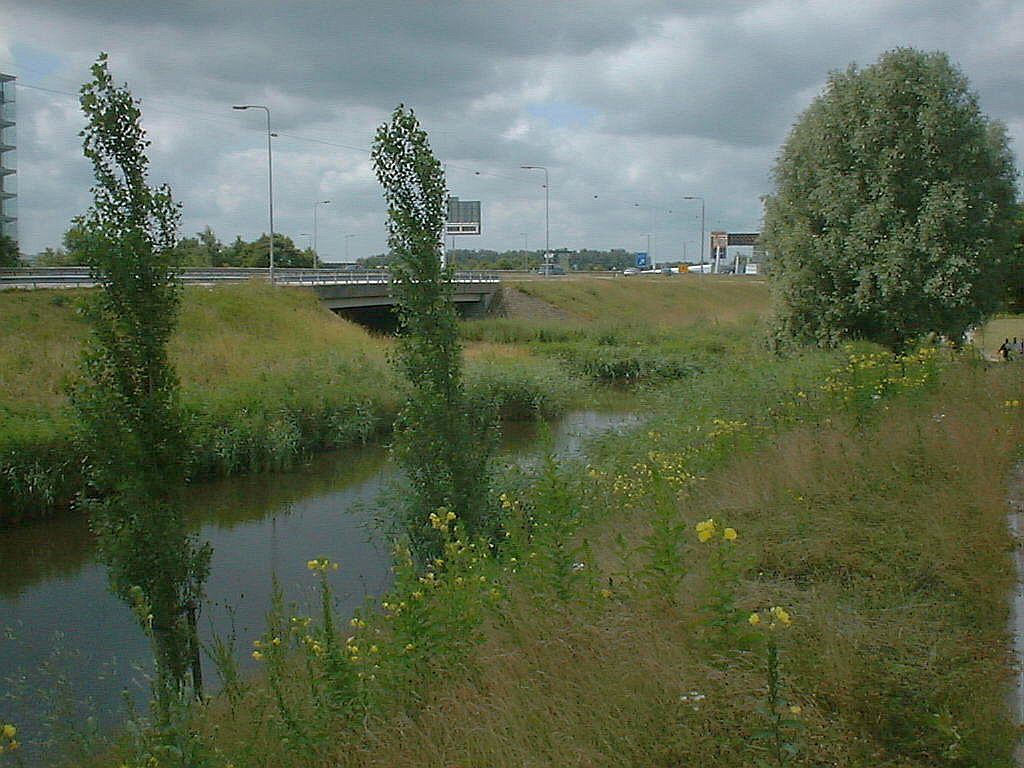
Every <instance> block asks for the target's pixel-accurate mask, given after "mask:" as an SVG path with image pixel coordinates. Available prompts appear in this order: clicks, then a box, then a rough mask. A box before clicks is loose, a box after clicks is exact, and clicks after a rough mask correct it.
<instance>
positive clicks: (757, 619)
mask: <svg viewBox="0 0 1024 768" xmlns="http://www.w3.org/2000/svg"><path fill="white" fill-rule="evenodd" d="M747 622H748V623H749V624H750V626H752V627H756V626H757V625H758V624H760V623H761V614H759V613H752V614H750V618H749V619H747Z"/></svg>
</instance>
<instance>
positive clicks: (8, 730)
mask: <svg viewBox="0 0 1024 768" xmlns="http://www.w3.org/2000/svg"><path fill="white" fill-rule="evenodd" d="M17 732H18V729H17V728H15V727H14V726H13V725H11V724H10V723H5V724H4V727H3V733H4V736H5V737H7V738H8V739H13V738H14V736H15V734H16V733H17Z"/></svg>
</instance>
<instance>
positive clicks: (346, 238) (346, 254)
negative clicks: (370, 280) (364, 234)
mask: <svg viewBox="0 0 1024 768" xmlns="http://www.w3.org/2000/svg"><path fill="white" fill-rule="evenodd" d="M353 237H355V235H354V234H352V235H345V263H346V264H348V241H349V240H350V239H352V238H353Z"/></svg>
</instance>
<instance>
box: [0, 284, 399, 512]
mask: <svg viewBox="0 0 1024 768" xmlns="http://www.w3.org/2000/svg"><path fill="white" fill-rule="evenodd" d="M83 298H84V292H80V291H69V292H63V291H62V292H53V291H37V292H31V291H12V292H5V293H4V294H3V295H2V296H0V303H2V306H3V311H4V317H5V319H6V320H7V321H8V329H9V333H8V334H6V335H5V337H4V338H3V340H2V341H0V371H3V381H2V384H3V388H2V394H0V522H3V521H8V522H10V521H12V520H16V519H17V518H18V516H20V515H22V514H45V513H46V512H48V511H50V510H53V509H56V508H60V507H62V506H64V505H66V504H67V503H68V501H69V499H70V498H71V496H72V495H73V494H74V492H75V490H76V489H77V487H78V486H79V483H80V479H81V475H80V468H81V462H82V461H83V460H85V457H81V456H78V455H77V453H76V451H75V449H74V447H73V445H72V440H71V428H72V427H71V423H70V420H69V416H68V413H67V402H66V397H65V389H66V386H67V383H68V382H69V381H70V379H71V377H73V376H74V375H76V370H77V360H78V354H79V350H80V348H81V344H82V341H83V339H84V337H85V333H86V329H85V326H84V323H83V321H82V318H81V315H80V306H81V301H82V299H83ZM170 351H171V357H172V360H173V362H174V364H175V366H176V368H177V370H178V372H179V375H180V378H181V382H182V404H183V407H184V409H185V412H186V418H187V421H188V424H189V429H190V435H191V445H192V455H191V456H190V466H191V469H190V474H191V475H192V476H193V477H202V476H205V475H215V474H232V473H236V472H244V471H253V470H260V469H266V468H275V467H281V466H286V465H287V464H289V463H290V462H292V461H294V459H295V458H296V457H297V456H299V455H301V454H303V453H305V452H309V451H314V450H320V449H324V448H330V447H335V446H339V445H346V444H351V443H353V442H358V441H360V440H365V439H367V438H368V437H370V436H371V435H373V434H376V433H378V432H379V431H381V430H382V429H384V428H385V427H386V426H387V425H388V424H389V423H390V419H391V417H392V416H393V414H394V413H395V411H396V410H397V407H398V403H399V398H400V393H399V385H398V384H397V382H396V381H395V377H394V376H393V374H392V373H391V372H390V368H389V366H388V365H387V362H386V353H387V347H386V344H385V342H383V341H382V340H380V339H375V338H373V337H371V336H370V335H369V334H368V333H366V332H365V331H364V330H362V329H361V328H359V327H358V326H355V325H353V324H351V323H347V322H344V321H342V320H340V319H337V318H335V317H334V316H333V315H331V314H330V313H329V312H326V311H325V310H323V309H322V308H320V307H319V306H318V305H317V302H316V301H315V299H314V298H313V297H312V296H311V295H309V294H307V293H304V292H302V291H293V290H289V289H281V290H276V291H274V292H273V293H271V291H270V289H269V288H268V287H266V286H263V285H259V284H251V285H235V286H230V287H223V288H217V289H207V288H202V287H194V288H189V289H187V290H185V291H184V294H183V302H182V315H181V323H180V327H179V328H178V330H177V332H176V334H175V336H174V337H173V339H172V342H171V348H170Z"/></svg>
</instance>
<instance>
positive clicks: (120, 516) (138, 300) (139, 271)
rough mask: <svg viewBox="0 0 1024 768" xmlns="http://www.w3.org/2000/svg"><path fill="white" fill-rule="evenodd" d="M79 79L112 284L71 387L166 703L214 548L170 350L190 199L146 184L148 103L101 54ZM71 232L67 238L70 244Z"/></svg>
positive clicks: (102, 539) (106, 286)
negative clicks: (186, 487)
mask: <svg viewBox="0 0 1024 768" xmlns="http://www.w3.org/2000/svg"><path fill="white" fill-rule="evenodd" d="M92 75H93V79H92V80H91V81H90V82H88V83H86V84H85V85H84V86H83V87H82V90H81V97H80V102H81V105H82V111H83V112H84V113H85V117H86V120H87V124H86V127H85V129H84V130H83V131H82V137H83V146H84V152H85V156H86V157H87V158H88V159H89V160H90V161H92V165H93V170H94V173H95V177H96V184H95V186H94V187H93V190H92V192H93V200H94V202H93V205H92V206H91V208H90V209H89V211H88V213H86V214H85V215H84V216H82V217H80V218H79V219H77V220H76V222H75V226H74V227H73V230H74V231H75V233H76V234H75V249H76V250H77V251H78V252H80V253H81V254H82V255H83V257H84V260H85V262H86V263H87V264H88V265H89V267H90V270H91V272H92V274H93V276H94V277H95V279H96V280H97V281H98V283H99V284H100V286H101V287H102V290H101V291H99V292H98V293H97V294H96V295H95V296H93V297H92V298H93V300H92V302H91V303H90V304H89V306H88V310H87V316H88V319H89V324H90V334H89V338H88V341H87V343H86V345H85V350H84V353H83V362H82V375H81V377H80V380H79V381H78V382H77V383H76V384H75V386H74V387H73V390H72V402H73V404H74V406H75V409H76V412H77V416H78V422H79V427H80V437H81V441H82V444H83V446H84V448H85V451H86V455H87V456H88V459H89V461H88V466H89V481H90V487H89V489H88V491H87V492H86V493H84V494H83V501H84V502H85V503H86V504H87V505H88V507H89V508H90V512H91V520H92V524H93V528H94V530H95V531H96V533H97V536H98V540H99V550H100V555H101V557H102V559H103V560H104V562H105V563H106V564H107V566H108V569H109V574H110V581H111V586H112V588H113V589H114V591H115V592H116V593H117V594H118V595H120V596H121V597H122V598H124V599H125V600H126V601H128V602H129V603H130V604H131V605H132V607H133V608H134V609H135V610H136V611H137V613H138V616H139V619H140V621H141V622H142V623H143V624H144V626H145V627H146V628H147V630H149V631H150V632H151V636H152V638H153V641H154V650H155V656H156V661H157V669H158V673H159V674H158V680H157V683H158V686H157V696H158V699H157V700H158V703H159V704H160V705H161V712H162V713H163V714H166V713H167V712H168V711H169V706H170V704H171V702H173V701H174V700H176V699H177V697H178V696H180V695H181V694H182V693H184V692H185V691H186V690H187V686H186V682H187V674H188V671H189V669H190V668H191V671H192V681H191V682H192V687H193V688H194V689H196V690H197V689H198V688H199V685H200V680H199V667H198V658H199V656H198V645H197V639H196V634H195V620H194V619H195V614H194V609H195V605H196V603H197V601H198V600H199V597H200V595H201V591H202V584H203V581H204V579H205V576H206V573H207V569H208V562H209V554H210V553H209V548H208V547H206V546H202V545H200V544H199V543H198V541H197V540H196V538H195V536H194V535H192V534H190V533H189V532H188V528H187V525H186V521H185V519H184V514H183V510H182V506H181V504H180V503H178V500H177V496H176V494H177V492H178V491H179V488H180V486H181V485H182V482H183V477H184V458H185V455H186V442H185V438H184V433H183V428H182V423H183V422H182V418H181V415H180V410H179V405H178V381H177V377H176V375H175V373H174V369H173V367H172V366H171V364H170V362H169V360H168V356H167V342H168V339H169V338H170V336H171V333H172V331H173V330H174V327H175V323H176V318H177V312H178V306H179V300H180V297H179V285H178V281H177V279H176V276H175V272H174V265H173V248H174V245H175V239H176V237H177V226H178V220H179V216H180V213H179V206H178V204H177V203H175V202H174V200H173V199H172V197H171V192H170V189H168V188H167V187H166V185H164V186H161V187H157V188H153V187H150V186H149V185H148V183H147V175H148V166H149V160H148V158H147V157H146V147H147V146H148V145H149V142H148V140H147V139H146V135H145V131H144V130H143V128H142V125H141V113H140V111H139V107H138V104H137V103H136V102H135V100H134V99H133V98H132V96H131V93H130V92H129V91H128V89H127V88H126V87H118V86H116V85H115V84H114V83H113V81H112V78H111V75H110V73H109V71H108V67H107V58H106V55H105V54H101V55H100V57H99V59H98V61H97V62H96V63H95V64H94V65H93V66H92ZM69 244H70V243H69Z"/></svg>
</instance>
